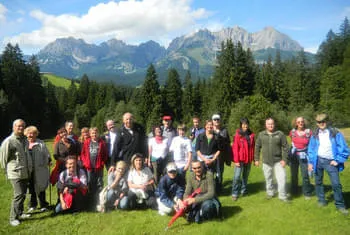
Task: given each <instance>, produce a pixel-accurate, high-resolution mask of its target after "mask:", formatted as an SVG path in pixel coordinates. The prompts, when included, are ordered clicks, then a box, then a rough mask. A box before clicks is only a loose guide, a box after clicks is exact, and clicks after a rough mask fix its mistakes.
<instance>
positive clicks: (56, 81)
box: [42, 74, 79, 89]
mask: <svg viewBox="0 0 350 235" xmlns="http://www.w3.org/2000/svg"><path fill="white" fill-rule="evenodd" d="M42 76H43V77H46V78H47V79H48V80H49V81H50V82H51V83H52V84H53V85H54V86H57V87H63V88H65V89H68V87H69V86H70V84H71V80H69V79H67V78H64V77H59V76H56V75H54V74H43V75H42ZM75 85H76V86H77V88H79V84H78V83H75Z"/></svg>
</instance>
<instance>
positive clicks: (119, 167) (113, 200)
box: [106, 161, 128, 209]
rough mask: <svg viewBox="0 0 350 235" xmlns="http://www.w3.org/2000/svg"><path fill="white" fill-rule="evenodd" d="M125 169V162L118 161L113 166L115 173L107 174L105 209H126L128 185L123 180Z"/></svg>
mask: <svg viewBox="0 0 350 235" xmlns="http://www.w3.org/2000/svg"><path fill="white" fill-rule="evenodd" d="M126 167H127V165H126V162H124V161H119V162H117V164H116V166H115V171H114V172H111V173H109V174H108V188H107V202H106V207H107V209H110V208H113V209H114V208H115V209H117V208H118V209H127V208H128V197H127V193H128V183H127V181H126V178H125V172H126Z"/></svg>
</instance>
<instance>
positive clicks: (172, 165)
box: [166, 162, 177, 172]
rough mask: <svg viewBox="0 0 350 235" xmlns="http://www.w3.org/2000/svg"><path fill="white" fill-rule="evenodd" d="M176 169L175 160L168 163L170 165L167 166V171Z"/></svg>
mask: <svg viewBox="0 0 350 235" xmlns="http://www.w3.org/2000/svg"><path fill="white" fill-rule="evenodd" d="M176 170H177V168H176V165H175V163H173V162H170V163H168V165H167V166H166V171H167V172H169V171H176Z"/></svg>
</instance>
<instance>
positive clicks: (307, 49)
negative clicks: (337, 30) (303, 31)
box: [304, 46, 318, 54]
mask: <svg viewBox="0 0 350 235" xmlns="http://www.w3.org/2000/svg"><path fill="white" fill-rule="evenodd" d="M304 51H307V52H310V53H313V54H316V53H317V51H318V46H314V47H307V48H304Z"/></svg>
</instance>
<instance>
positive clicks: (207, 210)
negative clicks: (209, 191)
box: [189, 198, 221, 223]
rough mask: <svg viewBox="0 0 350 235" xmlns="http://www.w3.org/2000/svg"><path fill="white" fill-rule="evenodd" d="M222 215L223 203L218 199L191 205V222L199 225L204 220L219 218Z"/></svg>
mask: <svg viewBox="0 0 350 235" xmlns="http://www.w3.org/2000/svg"><path fill="white" fill-rule="evenodd" d="M220 214H221V203H220V202H219V200H218V199H216V198H212V199H207V200H205V201H204V202H201V203H195V204H192V205H191V210H190V212H189V220H190V222H196V223H199V222H201V221H204V220H210V219H213V218H217V217H219V216H220Z"/></svg>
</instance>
